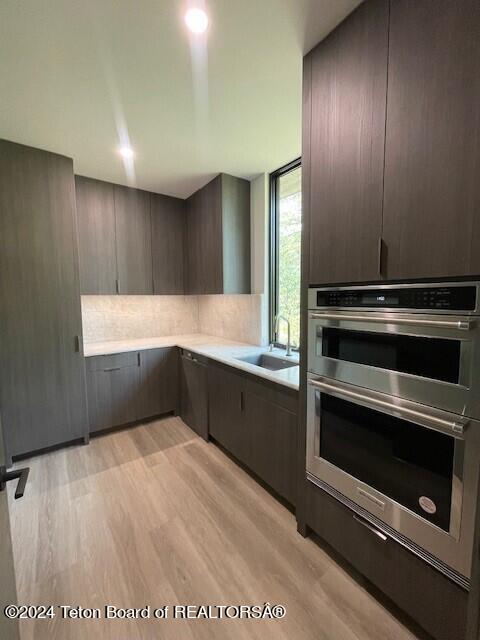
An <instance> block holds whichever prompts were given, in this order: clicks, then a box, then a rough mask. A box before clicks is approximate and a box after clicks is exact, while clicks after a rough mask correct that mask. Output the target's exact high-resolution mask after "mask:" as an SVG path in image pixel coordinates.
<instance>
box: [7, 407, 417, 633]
mask: <svg viewBox="0 0 480 640" xmlns="http://www.w3.org/2000/svg"><path fill="white" fill-rule="evenodd" d="M22 464H28V465H29V466H30V467H31V475H30V479H29V482H28V486H27V492H26V494H25V497H24V498H23V499H21V500H18V501H14V500H13V487H9V489H8V491H9V501H10V507H11V519H12V537H13V544H14V555H15V562H16V571H17V584H18V594H19V602H20V603H28V604H32V603H33V604H50V603H52V604H70V605H75V606H76V605H81V606H83V607H100V608H102V609H103V607H104V605H105V604H113V605H116V606H119V607H143V606H145V605H147V604H149V605H151V606H152V607H160V606H163V605H165V604H169V605H172V604H263V603H264V602H270V603H272V604H274V603H275V604H277V603H278V604H282V605H284V606H285V607H286V609H287V614H286V617H285V618H284V619H282V620H223V621H215V620H189V621H186V620H167V621H161V620H146V621H121V620H115V621H105V620H88V621H80V620H67V621H63V620H60V619H59V618H55V619H54V620H53V621H45V620H41V621H36V622H24V623H22V625H21V630H22V639H23V640H43V639H44V638H45V639H46V638H48V639H49V640H50V639H52V640H53V639H57V638H58V639H61V640H69V639H75V640H80V639H81V640H83V639H85V638H87V637H94V638H101V639H112V640H113V639H116V640H120V639H122V640H127V639H128V640H136V639H137V638H138V639H139V640H140V639H142V640H143V639H150V638H152V639H153V638H155V639H157V638H162V639H163V638H166V639H169V638H175V639H181V640H183V639H185V640H197V639H198V640H204V639H205V640H211V639H216V638H218V639H222V640H224V639H229V638H231V639H237V638H238V639H239V640H240V639H244V638H245V639H246V638H248V639H250V638H251V639H253V640H270V639H272V640H283V639H285V640H286V639H288V640H304V639H305V640H309V639H312V640H387V639H391V640H414V639H415V638H416V636H414V635H413V633H412V632H411V631H409V630H408V629H407V628H406V627H404V626H403V625H402V624H401V623H400V622H399V621H398V620H397V619H396V618H395V617H394V616H393V615H392V614H391V613H390V612H389V611H388V610H386V609H385V608H383V607H382V605H381V604H380V603H379V602H378V601H377V600H375V598H374V597H373V596H372V595H370V594H369V593H368V592H367V591H366V590H364V589H363V588H362V587H361V586H359V584H357V583H356V582H355V581H354V580H353V578H352V577H351V576H350V575H349V574H348V573H346V572H345V571H344V570H343V569H342V568H341V567H340V566H339V565H337V564H336V563H335V561H334V560H333V559H332V558H331V557H330V556H329V555H327V553H325V551H323V550H322V549H321V548H320V547H319V546H318V545H317V544H315V542H314V541H312V540H310V539H303V538H302V537H301V536H300V535H299V534H297V532H296V525H295V518H294V516H293V515H292V514H291V513H290V512H289V511H288V510H287V509H285V508H284V507H283V506H282V505H280V504H279V503H278V502H277V501H276V500H275V499H274V498H273V497H272V496H271V495H270V494H269V493H268V492H266V491H265V490H264V489H263V488H261V487H260V486H259V485H258V484H257V483H256V482H255V481H254V480H253V479H252V478H251V477H250V476H249V475H248V474H246V473H245V472H244V471H242V470H241V469H240V468H239V467H238V466H237V465H236V464H235V463H234V462H232V461H231V460H230V459H229V458H228V457H227V456H225V455H224V453H223V452H222V451H220V450H219V449H218V448H217V447H216V446H215V445H213V444H207V443H206V442H204V441H203V440H201V439H200V438H199V437H197V436H196V435H195V434H194V433H193V432H192V431H191V430H190V429H189V428H188V427H186V426H185V425H184V423H183V422H182V421H181V420H180V419H179V418H173V417H172V418H167V419H164V420H159V421H156V422H153V423H150V424H147V425H141V426H137V427H132V428H130V429H127V430H123V431H118V432H115V433H111V434H109V435H105V436H102V437H98V438H94V439H92V441H91V443H90V445H89V446H78V447H70V448H67V449H63V450H60V451H56V452H53V453H50V454H46V455H43V456H40V457H36V458H32V459H31V460H29V461H28V462H23V463H22Z"/></svg>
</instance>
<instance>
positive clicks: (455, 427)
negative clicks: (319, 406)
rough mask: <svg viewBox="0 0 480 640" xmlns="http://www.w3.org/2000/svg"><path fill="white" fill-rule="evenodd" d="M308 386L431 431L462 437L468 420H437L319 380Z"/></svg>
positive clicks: (426, 414)
mask: <svg viewBox="0 0 480 640" xmlns="http://www.w3.org/2000/svg"><path fill="white" fill-rule="evenodd" d="M308 384H309V385H311V386H312V387H317V388H318V389H321V390H323V391H329V392H333V393H335V394H338V395H339V396H344V397H345V398H348V399H352V400H360V401H361V402H366V403H367V404H369V405H373V406H376V407H379V408H381V409H389V410H390V411H392V410H394V411H398V413H402V414H404V415H405V416H409V417H410V418H416V419H420V420H423V421H424V422H426V423H430V424H431V426H432V428H433V429H438V428H439V427H440V428H441V429H444V430H447V431H453V432H454V433H455V434H459V435H463V433H464V431H465V429H466V427H467V425H468V420H465V421H464V422H463V423H462V422H457V421H455V420H444V419H443V418H438V417H437V416H432V415H429V414H428V413H423V412H422V411H417V410H416V409H409V408H408V407H402V406H398V405H396V404H393V403H392V402H387V401H386V400H379V399H377V398H370V397H368V396H365V395H363V394H362V393H358V392H356V391H350V390H349V389H341V388H340V387H336V386H335V385H333V384H329V383H328V382H323V381H320V380H309V381H308Z"/></svg>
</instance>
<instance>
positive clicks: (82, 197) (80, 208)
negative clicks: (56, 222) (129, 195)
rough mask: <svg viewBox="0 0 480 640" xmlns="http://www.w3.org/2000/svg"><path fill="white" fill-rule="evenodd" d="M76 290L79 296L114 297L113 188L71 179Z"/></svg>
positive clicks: (91, 180)
mask: <svg viewBox="0 0 480 640" xmlns="http://www.w3.org/2000/svg"><path fill="white" fill-rule="evenodd" d="M75 196H76V202H77V220H78V246H79V253H80V289H81V292H82V293H83V294H92V295H95V294H105V295H108V294H115V293H117V254H116V246H115V208H114V201H113V184H110V183H108V182H102V181H100V180H93V179H91V178H83V177H81V176H75Z"/></svg>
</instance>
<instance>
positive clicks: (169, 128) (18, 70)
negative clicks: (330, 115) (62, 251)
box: [0, 0, 359, 197]
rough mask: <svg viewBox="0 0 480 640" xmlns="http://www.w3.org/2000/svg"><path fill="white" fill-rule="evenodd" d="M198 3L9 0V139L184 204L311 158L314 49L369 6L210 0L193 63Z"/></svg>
mask: <svg viewBox="0 0 480 640" xmlns="http://www.w3.org/2000/svg"><path fill="white" fill-rule="evenodd" d="M199 1H200V0H199ZM187 2H190V3H193V0H21V1H20V0H1V2H0V137H2V138H6V139H9V140H14V141H17V142H21V143H24V144H28V145H32V146H35V147H40V148H42V149H48V150H51V151H55V152H57V153H62V154H65V155H68V156H71V157H73V159H74V163H75V172H76V173H79V174H82V175H87V176H92V177H96V178H100V179H104V180H109V181H112V182H118V183H122V184H128V183H133V184H136V185H137V186H139V187H141V188H144V189H149V190H152V191H158V192H161V193H167V194H171V195H176V196H180V197H186V196H188V195H190V194H191V193H192V192H193V191H195V190H196V189H197V188H199V187H200V186H202V185H203V184H204V183H205V182H207V181H208V179H210V177H212V176H213V175H215V174H216V173H218V172H220V171H225V172H227V173H231V174H233V175H236V176H242V177H246V178H252V177H253V176H255V175H257V174H259V173H262V172H265V171H267V172H268V171H273V170H274V169H276V168H278V167H279V166H281V165H283V164H285V163H287V162H288V161H290V160H292V159H294V158H295V157H297V156H299V155H300V139H301V67H302V55H303V54H304V53H305V52H307V51H308V50H309V49H311V48H312V47H313V46H314V45H315V44H316V43H317V42H318V41H319V40H321V39H322V38H323V37H324V36H325V35H326V34H327V33H328V32H329V31H331V30H332V29H333V28H334V27H335V26H336V25H337V24H338V22H340V21H341V20H342V19H343V18H344V16H345V15H347V14H348V13H349V12H350V11H351V10H352V9H353V8H354V7H355V6H356V5H357V4H359V0H205V2H206V5H205V7H206V10H207V12H208V14H209V17H210V20H211V24H210V28H209V31H208V35H207V37H206V39H205V38H204V41H203V45H202V42H201V41H200V42H199V41H198V40H197V41H196V43H197V44H196V46H195V47H194V49H193V51H194V55H193V58H192V57H191V47H190V36H189V34H188V33H187V31H186V29H185V28H184V24H183V21H182V16H183V14H184V12H185V9H186V8H187V4H186V3H187ZM195 4H197V5H198V2H196V3H195ZM205 52H206V53H207V55H206V56H205ZM192 60H195V61H196V64H195V67H194V68H195V69H196V70H195V71H192ZM128 139H129V140H130V143H131V145H132V147H133V148H134V150H135V167H134V168H135V178H129V177H128V175H127V174H126V171H125V168H124V166H123V162H122V159H121V158H120V156H119V155H118V153H117V152H116V148H117V147H118V146H119V144H120V142H122V141H124V140H128Z"/></svg>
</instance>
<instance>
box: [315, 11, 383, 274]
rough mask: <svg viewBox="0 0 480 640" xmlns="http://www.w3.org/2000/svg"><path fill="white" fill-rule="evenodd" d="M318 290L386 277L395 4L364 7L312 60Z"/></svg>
mask: <svg viewBox="0 0 480 640" xmlns="http://www.w3.org/2000/svg"><path fill="white" fill-rule="evenodd" d="M309 57H310V66H309V69H310V71H309V77H307V81H308V82H309V84H310V86H311V100H310V105H309V111H310V114H309V115H310V120H311V131H310V143H311V144H310V157H309V158H306V157H304V158H303V164H304V166H305V165H307V167H308V169H309V170H311V175H310V194H309V195H310V199H311V204H310V207H311V211H312V216H311V221H310V234H309V241H310V266H309V280H310V283H312V284H318V283H325V282H328V283H332V282H349V281H361V280H375V279H378V278H379V277H380V266H379V257H378V256H379V252H378V247H379V238H380V236H381V231H382V199H383V153H384V132H385V106H386V94H387V57H388V2H386V1H385V0H370V1H369V2H366V3H365V4H363V5H361V6H360V7H359V9H357V10H356V11H355V12H354V13H353V14H352V15H351V16H349V18H348V19H347V20H345V21H344V22H343V23H342V24H341V25H340V26H339V27H338V28H337V29H335V31H333V32H332V33H331V34H330V35H329V36H328V37H327V38H326V39H325V40H324V41H323V42H322V43H321V45H320V46H319V47H317V49H315V51H313V52H312V53H311V54H310V55H309Z"/></svg>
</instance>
